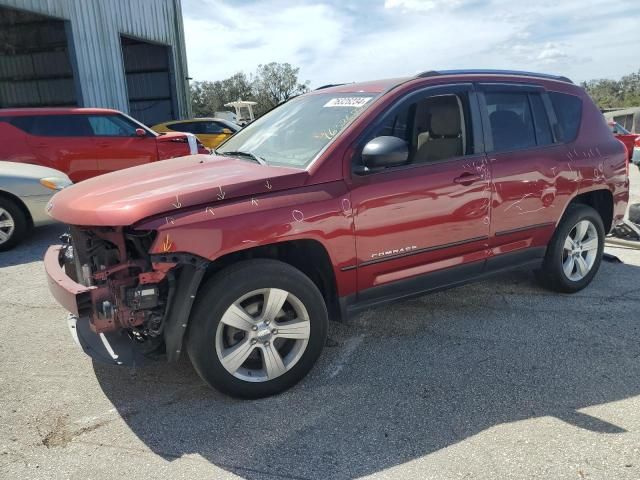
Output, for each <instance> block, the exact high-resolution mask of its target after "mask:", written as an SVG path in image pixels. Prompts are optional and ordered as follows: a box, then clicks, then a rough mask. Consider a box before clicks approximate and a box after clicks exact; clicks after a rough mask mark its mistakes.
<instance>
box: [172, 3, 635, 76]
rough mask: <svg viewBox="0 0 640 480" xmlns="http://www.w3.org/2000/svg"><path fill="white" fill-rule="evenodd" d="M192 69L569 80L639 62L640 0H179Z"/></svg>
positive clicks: (617, 71)
mask: <svg viewBox="0 0 640 480" xmlns="http://www.w3.org/2000/svg"><path fill="white" fill-rule="evenodd" d="M182 10H183V19H184V30H185V40H186V47H187V60H188V66H189V76H190V77H192V78H193V79H194V80H210V81H213V80H222V79H224V78H227V77H229V76H231V75H233V74H234V73H236V72H240V71H243V72H245V73H252V72H254V71H255V69H256V67H257V66H258V65H259V64H261V63H262V64H264V63H269V62H288V63H290V64H292V65H294V66H296V67H299V68H300V74H299V79H300V80H301V81H305V80H309V81H310V85H311V87H312V88H313V87H317V86H320V85H324V84H328V83H345V82H353V81H363V80H373V79H379V78H390V77H399V76H410V75H415V74H417V73H420V72H422V71H426V70H438V69H457V68H499V69H517V70H529V71H539V72H545V73H553V74H559V75H565V76H568V77H569V78H571V79H572V80H574V81H575V82H579V81H583V80H589V79H593V78H614V79H617V78H620V77H621V76H622V75H625V74H628V73H632V72H637V71H639V70H640V3H639V2H638V0H606V1H604V0H603V1H601V0H591V1H590V0H316V1H314V0H298V1H282V0H245V1H242V0H235V1H222V0H182Z"/></svg>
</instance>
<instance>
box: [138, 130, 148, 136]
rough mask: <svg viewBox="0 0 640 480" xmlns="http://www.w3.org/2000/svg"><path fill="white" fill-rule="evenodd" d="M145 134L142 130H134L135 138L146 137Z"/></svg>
mask: <svg viewBox="0 0 640 480" xmlns="http://www.w3.org/2000/svg"><path fill="white" fill-rule="evenodd" d="M146 136H147V132H146V131H145V129H144V128H136V137H146Z"/></svg>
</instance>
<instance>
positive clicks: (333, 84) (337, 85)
mask: <svg viewBox="0 0 640 480" xmlns="http://www.w3.org/2000/svg"><path fill="white" fill-rule="evenodd" d="M340 85H346V83H327V84H326V85H322V86H321V87H318V88H315V89H314V91H316V90H323V89H325V88H331V87H339V86H340Z"/></svg>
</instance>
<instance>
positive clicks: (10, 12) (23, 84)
mask: <svg viewBox="0 0 640 480" xmlns="http://www.w3.org/2000/svg"><path fill="white" fill-rule="evenodd" d="M68 43H69V42H68V26H67V23H66V22H65V21H64V20H60V19H57V18H53V17H48V16H45V15H39V14H36V13H31V12H24V11H22V10H15V9H12V8H7V7H0V107H44V106H47V107H50V106H68V105H77V104H78V97H79V95H78V94H77V92H76V85H75V82H74V75H73V69H72V63H71V56H70V52H69V45H68Z"/></svg>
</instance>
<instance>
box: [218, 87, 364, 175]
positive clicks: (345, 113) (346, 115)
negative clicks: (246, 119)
mask: <svg viewBox="0 0 640 480" xmlns="http://www.w3.org/2000/svg"><path fill="white" fill-rule="evenodd" d="M376 97H377V94H372V93H368V94H364V93H343V94H335V93H326V94H312V95H303V96H301V97H297V98H294V99H292V100H289V101H288V102H287V103H284V104H283V105H281V106H279V107H277V108H275V109H274V110H272V111H271V112H269V113H267V114H265V115H264V116H262V117H260V118H259V119H258V120H256V121H255V122H253V123H251V124H249V125H248V126H247V127H245V128H244V129H242V130H240V131H239V132H238V133H236V134H235V135H234V136H233V137H231V138H230V139H229V140H228V141H227V142H225V143H224V144H223V145H222V146H221V147H219V148H218V149H217V150H216V153H218V154H225V153H228V154H230V155H232V154H233V153H232V152H246V153H251V154H253V155H255V156H257V157H260V158H261V159H262V160H264V161H265V162H266V163H267V164H269V165H272V164H273V165H283V166H289V167H299V168H305V167H306V166H307V165H309V164H310V163H311V162H312V161H313V159H314V158H315V157H316V155H317V154H318V153H319V152H320V151H321V150H322V149H323V148H324V147H325V146H326V145H327V144H328V143H329V142H330V141H331V140H332V139H333V138H334V137H336V136H337V135H338V134H339V133H340V132H341V131H342V130H344V129H345V128H346V127H347V126H348V125H349V124H351V122H353V120H355V119H356V118H357V117H358V116H359V115H360V114H361V113H362V112H363V111H364V110H365V109H366V108H367V107H368V106H369V105H371V104H372V103H373V100H374V98H376Z"/></svg>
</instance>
